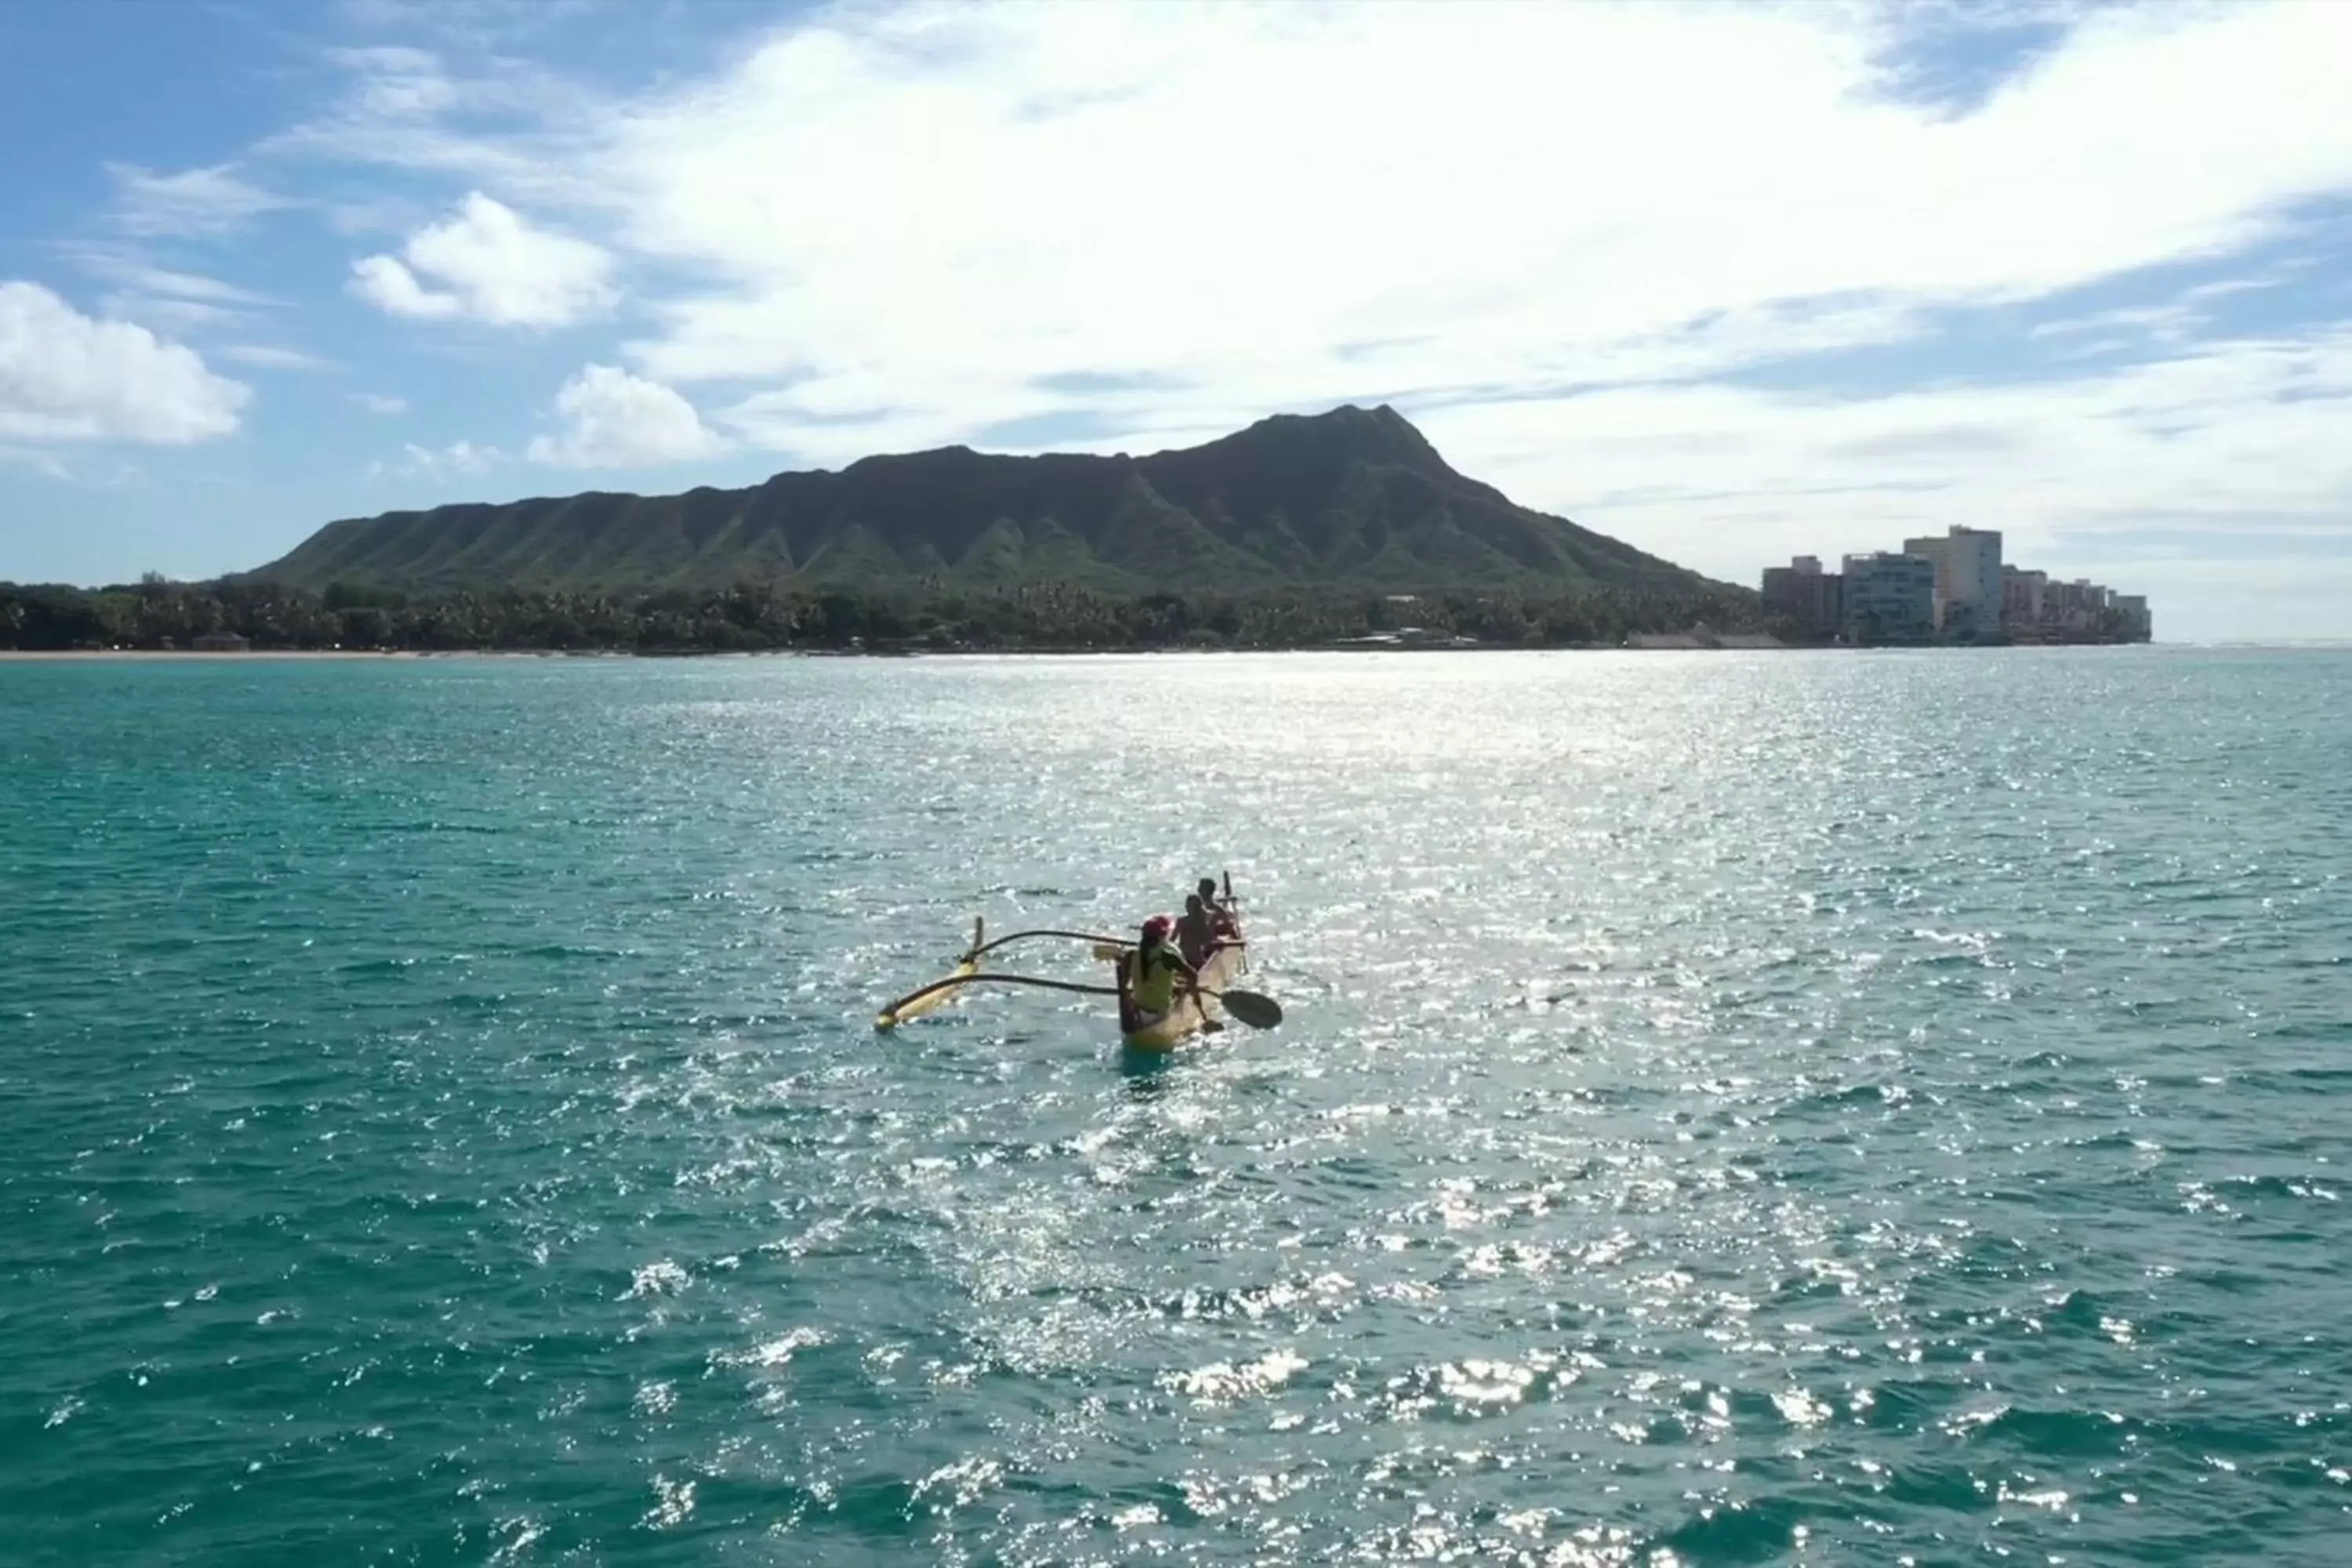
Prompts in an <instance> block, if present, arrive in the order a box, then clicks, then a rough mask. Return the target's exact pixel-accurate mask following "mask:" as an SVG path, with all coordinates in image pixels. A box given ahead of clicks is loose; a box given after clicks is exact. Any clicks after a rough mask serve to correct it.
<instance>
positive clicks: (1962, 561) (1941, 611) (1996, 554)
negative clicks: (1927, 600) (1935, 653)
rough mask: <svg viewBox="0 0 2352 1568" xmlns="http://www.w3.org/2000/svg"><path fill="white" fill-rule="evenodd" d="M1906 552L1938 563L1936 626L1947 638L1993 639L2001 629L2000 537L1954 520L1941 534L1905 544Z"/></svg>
mask: <svg viewBox="0 0 2352 1568" xmlns="http://www.w3.org/2000/svg"><path fill="white" fill-rule="evenodd" d="M1903 552H1904V553H1905V554H1906V555H1924V556H1926V557H1927V559H1928V560H1930V561H1933V562H1934V563H1936V629H1937V631H1939V632H1941V633H1942V634H1943V635H1944V636H1946V637H1964V638H1976V637H1996V636H1998V635H2000V601H2001V587H2000V533H1998V532H1997V531H1993V530H1991V529H1985V528H1969V527H1965V526H1963V525H1962V524H1960V523H1957V522H1956V523H1954V524H1953V525H1952V527H1951V531H1949V532H1948V533H1947V534H1946V535H1945V536H1944V537H1943V538H1941V539H1937V538H1936V537H1934V536H1933V535H1929V536H1928V537H1927V538H1924V539H1906V540H1905V541H1904V542H1903Z"/></svg>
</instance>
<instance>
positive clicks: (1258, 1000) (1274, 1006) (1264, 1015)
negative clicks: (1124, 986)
mask: <svg viewBox="0 0 2352 1568" xmlns="http://www.w3.org/2000/svg"><path fill="white" fill-rule="evenodd" d="M982 981H994V982H996V983H998V984H1005V985H1034V986H1037V987H1039V988H1041V989H1043V990H1046V991H1070V992H1075V993H1076V994H1078V995H1081V996H1116V995H1118V987H1117V986H1115V985H1081V984H1076V982H1074V981H1069V980H1046V979H1043V978H1041V977H1039V976H1037V975H1034V974H987V973H981V974H950V975H949V976H948V977H947V978H946V979H945V980H934V981H932V982H931V983H930V984H929V985H923V986H919V987H917V988H916V989H915V990H912V991H909V992H908V993H907V994H905V995H904V996H901V997H899V998H898V1000H897V1001H896V1002H893V1003H891V1004H890V1005H888V1006H887V1007H885V1008H883V1009H882V1011H881V1012H880V1013H878V1014H877V1015H876V1016H875V1019H874V1026H875V1027H876V1028H877V1029H887V1028H890V1027H893V1026H896V1025H897V1023H898V1014H899V1012H900V1010H901V1009H903V1008H906V1007H908V1006H910V1005H913V1004H915V1003H917V1002H919V1001H921V1000H922V999H923V998H924V997H926V996H929V995H934V994H937V993H939V992H941V991H945V990H947V989H948V988H949V987H950V986H953V985H973V984H979V983H981V982H982ZM1201 994H1202V995H1203V996H1213V997H1215V998H1216V999H1217V1000H1218V1001H1220V1002H1223V1004H1224V1005H1225V1011H1226V1012H1228V1013H1231V1014H1232V1015H1233V1016H1234V1017H1235V1018H1237V1019H1239V1020H1240V1021H1241V1022H1243V1023H1244V1024H1247V1025H1248V1026H1250V1027H1251V1028H1253V1029H1271V1028H1273V1027H1274V1026H1276V1025H1277V1024H1279V1023H1281V1022H1282V1005H1281V1004H1280V1003H1278V1002H1276V1000H1275V999H1274V998H1273V997H1271V996H1265V995H1261V994H1258V993H1257V992H1255V991H1211V990H1209V989H1208V988H1207V987H1205V986H1203V987H1202V990H1201Z"/></svg>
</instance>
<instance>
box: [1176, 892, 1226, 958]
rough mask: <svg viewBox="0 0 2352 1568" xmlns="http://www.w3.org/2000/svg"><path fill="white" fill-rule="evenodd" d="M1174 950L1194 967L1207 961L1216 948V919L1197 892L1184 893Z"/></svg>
mask: <svg viewBox="0 0 2352 1568" xmlns="http://www.w3.org/2000/svg"><path fill="white" fill-rule="evenodd" d="M1176 950H1177V951H1178V952H1181V953H1182V954H1183V955H1184V962H1185V963H1190V964H1191V965H1192V967H1193V968H1194V969H1198V968H1200V967H1201V965H1202V964H1204V963H1208V962H1209V954H1211V953H1212V952H1215V951H1216V950H1217V921H1216V918H1215V917H1214V916H1213V915H1211V914H1210V913H1209V906H1208V905H1207V904H1206V903H1204V902H1202V899H1201V895H1200V894H1198V893H1187V894H1185V895H1184V914H1183V918H1182V919H1181V920H1179V921H1177V922H1176Z"/></svg>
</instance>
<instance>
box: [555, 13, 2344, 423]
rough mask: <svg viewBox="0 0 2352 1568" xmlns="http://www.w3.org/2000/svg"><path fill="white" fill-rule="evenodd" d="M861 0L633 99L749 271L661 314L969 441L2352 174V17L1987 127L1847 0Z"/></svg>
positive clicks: (1260, 400) (2118, 55)
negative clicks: (1899, 98) (1114, 404)
mask: <svg viewBox="0 0 2352 1568" xmlns="http://www.w3.org/2000/svg"><path fill="white" fill-rule="evenodd" d="M825 15H826V16H828V18H829V19H827V20H825V21H823V22H820V23H815V24H810V25H805V26H798V27H794V28H793V29H790V30H787V31H785V32H783V33H782V34H780V35H778V36H776V37H773V38H772V40H770V41H769V42H767V43H766V44H765V45H763V46H762V47H761V48H759V49H758V50H757V51H756V52H755V53H754V54H753V55H752V56H751V58H749V59H748V60H747V61H746V62H745V63H744V64H743V65H742V66H741V67H740V68H738V69H736V70H735V71H734V72H732V73H731V74H730V75H729V76H728V77H726V78H725V79H721V80H719V81H717V82H712V83H697V84H693V85H691V86H689V87H688V88H686V89H681V90H678V91H676V92H674V93H670V94H666V95H663V96H661V97H658V98H656V99H654V100H649V101H646V102H643V103H640V104H637V105H635V106H633V107H628V108H626V109H625V110H623V111H622V112H620V113H619V114H618V115H617V116H615V118H614V121H613V123H614V130H613V131H612V132H611V133H610V135H609V137H608V138H607V141H606V143H605V145H604V146H602V147H600V148H598V149H596V151H595V153H594V154H593V156H594V158H595V161H596V165H597V167H598V168H599V169H600V170H601V171H602V172H604V174H605V175H606V176H607V178H608V180H609V188H610V191H611V194H612V197H613V200H614V202H615V203H616V204H618V205H619V206H620V208H621V211H620V214H619V223H620V225H621V230H622V233H623V234H624V235H625V238H626V242H627V243H628V244H629V245H630V246H631V247H634V248H635V249H638V250H640V251H642V252H645V253H646V254H648V255H652V256H656V257H660V258H670V259H674V260H676V261H677V262H680V263H685V264H688V265H691V266H693V267H695V268H698V269H700V270H704V271H707V272H709V273H711V274H715V275H716V276H718V277H719V278H722V279H727V280H728V283H727V286H726V287H723V288H720V289H712V290H708V291H701V292H695V293H688V294H686V295H684V296H682V297H679V298H676V299H673V300H670V301H669V302H668V303H667V308H666V309H665V310H663V311H662V312H661V315H660V321H661V323H662V330H661V331H658V332H657V333H656V334H653V335H650V336H647V337H646V338H644V339H643V340H641V341H640V342H637V343H635V344H634V345H633V347H634V350H635V353H636V355H637V357H638V359H639V362H640V363H641V365H642V367H643V368H644V369H645V370H646V372H647V373H648V374H653V375H656V376H658V377H660V378H662V379H664V380H667V381H671V382H677V383H687V382H695V381H706V380H708V381H718V380H728V379H748V380H769V379H778V378H790V379H791V380H792V383H793V384H792V385H791V387H790V388H789V390H788V391H787V392H786V393H785V394H784V395H783V397H782V399H781V400H780V405H779V408H778V409H777V410H776V411H779V412H781V411H784V410H787V409H789V410H793V411H798V412H800V413H803V414H805V415H807V416H810V417H812V418H819V417H824V416H829V415H833V414H837V413H839V412H841V411H843V410H845V409H856V408H860V407H865V406H869V405H871V403H872V401H873V399H874V398H875V396H876V395H877V392H876V389H877V388H887V389H888V392H889V401H890V402H891V404H892V405H895V406H898V407H900V408H904V409H908V410H909V411H910V412H912V413H916V414H928V416H929V417H928V418H919V419H918V420H917V421H916V423H917V424H919V425H926V426H933V427H936V428H937V429H938V430H939V431H940V433H941V434H945V433H946V432H947V430H948V429H949V428H950V427H951V426H954V425H955V424H956V423H958V422H966V423H968V422H970V421H972V420H973V419H975V418H983V419H984V418H995V417H1003V416H1009V415H1017V414H1021V413H1024V412H1029V411H1032V410H1036V409H1043V408H1050V407H1052V406H1054V405H1056V404H1057V403H1068V402H1076V403H1079V404H1081V405H1086V406H1098V405H1099V404H1100V402H1101V399H1099V398H1089V399H1067V398H1055V397H1049V396H1042V395H1039V394H1038V393H1037V392H1036V391H1035V390H1034V387H1032V386H1031V385H1030V382H1031V381H1032V380H1033V379H1034V377H1036V376H1038V375H1041V374H1048V373H1051V372H1055V371H1063V370H1071V369H1084V370H1100V371H1147V370H1148V371H1152V372H1157V373H1162V374H1166V373H1170V372H1174V373H1177V374H1180V375H1181V376H1182V377H1183V378H1185V379H1187V380H1189V381H1191V382H1192V383H1193V384H1197V385H1200V386H1202V387H1206V388H1210V389H1213V395H1215V396H1218V397H1220V398H1224V397H1232V398H1234V399H1235V400H1236V401H1238V402H1240V403H1242V404H1244V405H1255V406H1266V405H1292V404H1296V403H1299V402H1310V403H1311V402H1318V401H1331V400H1335V399H1337V398H1339V397H1342V396H1347V395H1357V394H1361V393H1364V392H1366V391H1368V390H1381V389H1387V388H1408V389H1409V388H1426V387H1431V386H1443V385H1469V384H1477V383H1480V382H1482V381H1484V382H1491V381H1495V380H1502V381H1506V382H1509V383H1526V382H1529V381H1535V382H1541V381H1544V380H1548V379H1564V378H1580V377H1582V376H1584V375H1586V374H1588V373H1589V369H1590V366H1591V363H1593V361H1594V359H1595V358H1596V356H1610V355H1617V354H1622V353H1624V352H1625V351H1626V350H1627V348H1628V347H1629V346H1631V345H1637V344H1639V343H1641V342H1643V340H1645V339H1651V338H1666V339H1676V338H1679V337H1680V336H1681V335H1682V334H1684V333H1685V331H1687V330H1688V329H1689V327H1690V324H1691V323H1692V322H1694V321H1702V320H1705V319H1708V318H1711V317H1713V316H1714V315H1716V314H1717V313H1718V312H1721V313H1727V314H1729V315H1732V316H1735V317H1736V316H1740V315H1743V314H1744V315H1748V316H1750V317H1754V318H1757V319H1759V321H1764V322H1765V324H1766V325H1767V326H1768V327H1770V326H1771V325H1772V324H1773V323H1774V322H1776V321H1777V323H1778V330H1767V331H1759V332H1758V333H1757V334H1755V339H1754V341H1753V342H1750V343H1748V344H1747V345H1745V346H1746V348H1747V350H1748V352H1749V353H1755V352H1759V351H1760V352H1774V351H1775V350H1776V349H1777V348H1778V347H1780V343H1781V340H1783V339H1785V338H1786V337H1787V336H1788V335H1789V334H1790V332H1792V331H1802V330H1803V329H1804V327H1805V324H1806V321H1807V313H1806V312H1802V311H1792V310H1789V309H1788V303H1789V302H1790V301H1792V300H1841V301H1846V302H1848V304H1847V308H1851V305H1852V303H1853V302H1857V301H1858V302H1860V303H1862V304H1864V305H1868V304H1870V303H1871V302H1872V301H1874V300H1894V301H1896V302H1897V305H1898V306H1900V305H1906V304H1907V305H1916V304H1933V303H1940V302H1949V301H1977V300H1997V299H2017V298H2025V297H2031V296H2034V295H2039V294H2042V293H2046V292H2048V291H2050V290H2053V289H2059V288H2062V287H2064V286H2067V285H2069V284H2074V283H2079V282H2082V281H2084V280H2086V279H2095V278H2099V277H2102V276H2105V275H2108V274H2111V273H2114V272H2116V271H2118V270H2121V269H2125V268H2134V267H2138V266H2142V265H2146V264H2147V263H2150V262H2152V261H2157V260H2162V259H2166V258H2179V257H2183V256H2189V255H2194V254H2200V253H2210V252H2212V251H2215V250H2218V249H2221V248H2224V247H2230V246H2232V245H2236V244H2239V243H2242V242H2243V241H2244V240H2246V239H2248V238H2249V237H2252V236H2253V235H2255V234H2256V233H2258V232H2260V231H2261V230H2262V229H2263V226H2265V224H2267V223H2268V222H2270V221H2271V217H2272V214H2273V209H2274V208H2275V205H2276V204H2278V203H2280V202H2282V201H2284V200H2287V199H2289V198H2292V197H2294V196H2295V195H2300V194H2305V193H2308V192H2313V191H2317V190H2322V189H2326V188H2330V187H2332V186H2337V185H2341V184H2347V183H2352V117H2347V116H2345V115H2343V114H2342V113H2340V111H2339V110H2338V106H2337V101H2336V100H2337V91H2336V89H2337V87H2338V86H2339V85H2340V84H2338V83H2337V82H2336V80H2335V79H2334V68H2333V67H2332V66H2330V65H2329V64H2327V63H2326V62H2327V61H2330V60H2332V59H2336V58H2344V56H2345V53H2346V51H2347V50H2352V8H2346V7H2336V6H2305V7H2301V8H2294V7H2288V8H2284V9H2263V8H2256V7H2252V6H2247V7H2225V8H2218V9H2204V10H2158V11H2152V12H2135V13H2126V14H2124V15H2121V16H2113V17H2103V18H2099V19H2095V20H2093V21H2090V22H2088V23H2086V24H2085V25H2084V26H2083V27H2082V28H2080V29H2079V30H2078V32H2077V33H2076V34H2075V35H2074V38H2073V40H2072V42H2071V43H2070V45H2069V46H2068V47H2065V48H2063V50H2061V51H2060V52H2059V53H2058V54H2057V55H2056V56H2055V57H2053V58H2052V59H2050V60H2048V61H2047V62H2045V63H2044V64H2043V66H2042V68H2040V69H2038V70H2037V71H2035V72H2034V73H2033V74H2032V75H2031V76H2030V77H2029V78H2027V79H2023V80H2022V81H2021V82H2019V83H2017V84H2015V85H2013V86H2012V88H2011V89H2010V90H2009V91H2008V92H2006V93H2004V94H2002V95H2000V96H1999V97H1997V98H1996V99H1995V100H1994V101H1993V102H1992V103H1991V104H1990V106H1989V107H1988V108H1987V109H1986V110H1984V111H1983V112H1981V113H1979V114H1977V115H1974V116H1971V117H1968V118H1965V119H1960V120H1957V121H1954V120H1949V119H1947V118H1944V117H1943V116H1942V114H1941V113H1940V111H1930V110H1919V109H1915V108H1911V107H1908V106H1905V105H1902V104H1899V103H1895V102H1891V101H1888V100H1885V98H1884V97H1882V96H1877V95H1876V94H1875V92H1874V89H1875V87H1876V79H1875V78H1874V75H1873V68H1872V67H1871V65H1870V63H1869V62H1870V51H1871V47H1872V46H1873V45H1874V43H1875V42H1876V41H1877V39H1876V37H1875V35H1874V34H1873V33H1872V32H1871V31H1870V30H1869V29H1867V28H1865V27H1861V26H1853V24H1852V23H1851V22H1850V21H1849V20H1848V18H1849V17H1850V16H1851V15H1852V13H1850V12H1848V11H1844V10H1840V9H1836V8H1828V7H1824V8H1818V9H1814V8H1805V7H1781V8H1764V7H1722V8H1701V9H1698V10H1693V9H1692V8H1687V7H1674V6H1653V5H1633V6H1605V5H1572V6H1566V5H1564V6H1553V7H1514V8H1507V9H1506V8H1484V9H1474V8H1471V7H1468V6H1442V7H1441V6H1429V5H1402V6H1393V7H1387V8H1376V7H1372V6H1351V7H1336V8H1333V7H1307V8H1290V7H1276V8H1272V9H1264V8H1244V7H1238V6H1233V7H1192V8H1175V7H1169V8H1149V7H1125V6H1096V7H1086V8H1082V9H1073V10H1070V11H1061V12H1056V13H1055V15H1054V18H1053V25H1052V26H1044V25H1042V23H1041V21H1040V18H1039V17H1038V15H1037V14H1036V13H1035V12H1034V11H1030V10H1024V9H1019V8H1000V7H975V6H967V5H913V6H899V7H895V8H891V9H888V10H885V11H880V12H873V11H866V10H857V11H849V12H836V13H829V14H825ZM2192 89H2193V90H2192ZM1204 103H1213V104H1215V105H1216V112H1215V114H1213V115H1210V116H1204V115H1202V112H1201V106H1202V104H1204ZM2217 146H2226V147H2227V148H2228V149H2229V155H2227V156H2216V155H2215V153H2214V150H2215V148H2216V147H2217ZM1885 316H1886V319H1887V320H1888V321H1890V322H1892V323H1894V324H1895V325H1897V326H1898V327H1899V324H1900V321H1901V317H1902V311H1901V310H1900V309H1899V308H1898V309H1893V310H1886V311H1885ZM1365 345H1369V346H1365ZM1141 401H1147V402H1149V403H1150V404H1151V405H1154V406H1158V405H1164V404H1165V403H1166V402H1167V401H1168V400H1167V399H1166V397H1165V396H1164V395H1160V396H1158V397H1155V398H1152V399H1149V400H1141ZM910 433H911V431H910Z"/></svg>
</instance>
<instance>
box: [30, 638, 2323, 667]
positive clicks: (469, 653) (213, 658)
mask: <svg viewBox="0 0 2352 1568" xmlns="http://www.w3.org/2000/svg"><path fill="white" fill-rule="evenodd" d="M2080 647H2102V648H2118V647H2267V648H2278V649H2294V648H2299V647H2312V648H2320V649H2326V648H2330V647H2336V648H2341V647H2352V644H2333V643H2294V642H2279V643H2246V642H2230V643H2142V642H2073V643H2054V642H2052V643H2041V642H2036V643H1949V644H1937V643H1916V644H1885V645H1878V646H1868V647H1851V646H1849V645H1846V644H1843V643H1785V644H1782V645H1780V647H1623V646H1619V645H1614V644H1607V643H1552V644H1538V645H1525V644H1511V643H1492V644H1479V645H1475V646H1473V647H1461V646H1458V645H1457V646H1453V647H1448V646H1446V645H1444V644H1426V645H1421V646H1402V647H1401V646H1398V645H1395V644H1387V645H1375V646H1372V647H1363V646H1360V645H1356V646H1348V645H1339V646H1335V645H1332V644H1328V643H1301V644H1298V645H1296V646H1293V647H958V648H931V647H926V648H834V647H823V648H817V647H779V648H656V649H636V648H383V649H371V650H360V649H354V648H247V649H244V650H242V651H236V652H229V651H214V650H209V649H208V650H205V651H201V652H200V651H198V650H196V649H194V648H0V664H167V663H168V664H240V663H242V664H284V663H299V662H307V661H319V662H326V663H354V662H357V663H365V662H379V663H380V662H384V661H388V660H411V661H413V660H422V659H446V658H498V659H589V660H608V659H709V658H902V659H903V658H1142V657H1147V656H1149V657H1160V656H1170V655H1172V656H1176V657H1180V658H1199V657H1214V656H1216V655H1220V654H1260V653H1360V654H1404V653H1423V654H1430V653H1437V654H1480V653H1638V654H1651V655H1662V654H1692V653H1696V654H1727V653H1729V654H1738V653H1750V654H1783V653H1849V654H1870V653H1932V652H1940V651H1952V652H1966V653H1992V652H2000V651H2003V650H2008V649H2018V650H2023V649H2049V648H2080Z"/></svg>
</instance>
